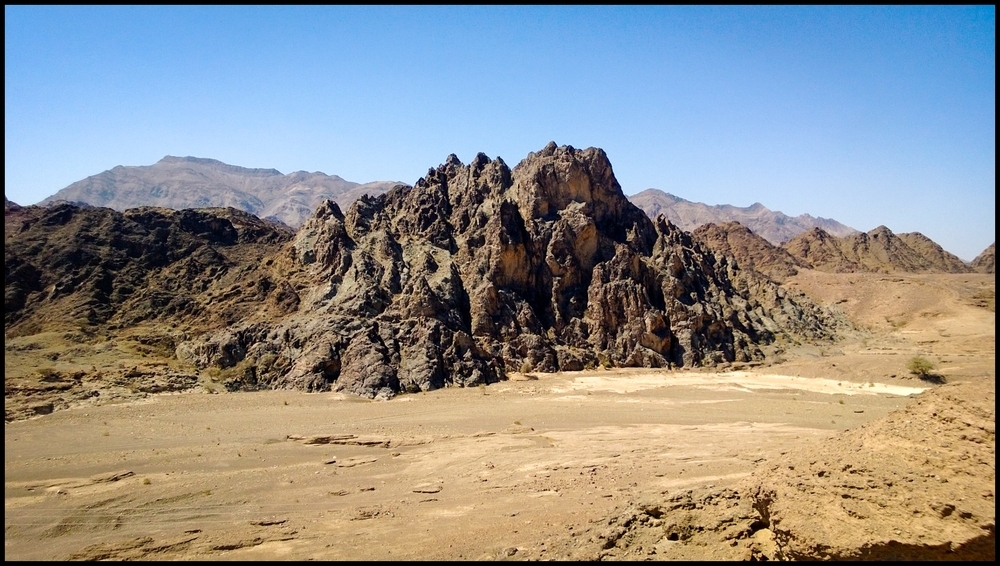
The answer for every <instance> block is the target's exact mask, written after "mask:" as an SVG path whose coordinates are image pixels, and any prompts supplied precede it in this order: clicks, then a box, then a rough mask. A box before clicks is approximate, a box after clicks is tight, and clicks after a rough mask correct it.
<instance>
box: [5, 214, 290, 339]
mask: <svg viewBox="0 0 1000 566" xmlns="http://www.w3.org/2000/svg"><path fill="white" fill-rule="evenodd" d="M6 226H7V231H6V232H5V234H4V330H5V332H6V333H7V334H8V335H9V334H11V333H14V334H17V333H21V332H26V333H32V332H34V331H35V330H37V329H40V328H43V327H46V326H60V325H61V326H64V327H71V328H75V327H76V326H79V325H83V326H92V325H108V324H109V325H111V326H113V327H118V328H123V327H129V326H134V325H135V324H138V323H140V322H142V321H145V320H163V319H166V318H171V317H173V318H174V319H178V318H186V319H189V320H190V319H202V320H203V324H201V325H199V326H200V327H201V328H205V327H206V326H207V327H209V328H211V327H213V320H214V321H215V322H214V327H218V326H219V325H221V324H228V323H229V322H233V321H235V320H241V319H243V318H245V317H246V316H247V315H248V314H249V313H250V312H253V311H256V310H259V309H260V304H259V303H261V302H263V299H265V298H266V297H267V296H269V295H271V294H272V293H274V294H280V292H281V290H282V289H283V287H281V286H280V285H278V284H277V283H276V282H273V281H271V280H269V279H267V278H266V277H264V278H260V277H257V278H254V277H253V273H252V272H254V271H255V268H256V267H257V266H259V262H260V260H261V258H262V257H263V256H264V255H266V253H267V252H268V251H269V250H271V251H274V250H277V249H279V248H280V246H281V245H282V244H283V243H284V242H286V241H288V240H289V239H290V238H291V236H292V234H291V232H290V231H288V230H287V228H283V227H280V226H278V225H276V224H274V223H270V222H266V221H262V220H260V219H259V218H257V217H255V216H252V215H249V214H247V213H245V212H242V211H239V210H235V209H201V210H182V211H174V210H168V209H155V208H138V209H132V210H129V211H127V212H125V213H120V212H116V211H114V210H111V209H108V208H80V207H77V206H73V205H69V204H61V205H55V206H52V207H48V208H46V207H38V206H29V207H23V208H20V209H17V210H8V212H7V215H6ZM241 283H246V289H244V288H241V287H240V286H239V285H240V284H241ZM234 284H235V285H237V287H236V289H235V290H231V291H230V295H232V297H231V299H232V300H228V301H225V300H224V301H220V300H218V298H216V297H212V296H209V294H210V293H211V292H213V291H214V292H218V293H219V294H220V295H222V294H224V293H225V291H223V290H222V289H217V287H220V286H222V285H230V286H231V285H234ZM244 291H249V292H244Z"/></svg>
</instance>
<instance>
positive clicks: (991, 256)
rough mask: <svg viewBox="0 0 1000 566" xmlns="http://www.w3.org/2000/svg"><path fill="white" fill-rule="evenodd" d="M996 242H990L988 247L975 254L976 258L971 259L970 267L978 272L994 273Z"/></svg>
mask: <svg viewBox="0 0 1000 566" xmlns="http://www.w3.org/2000/svg"><path fill="white" fill-rule="evenodd" d="M995 248H996V243H993V244H990V245H989V247H988V248H986V249H985V250H983V253H981V254H979V255H977V256H976V259H974V260H972V269H974V270H976V271H978V272H980V273H995V271H993V264H994V261H995V259H996V251H995Z"/></svg>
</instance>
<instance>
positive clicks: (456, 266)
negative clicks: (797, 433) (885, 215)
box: [178, 143, 831, 397]
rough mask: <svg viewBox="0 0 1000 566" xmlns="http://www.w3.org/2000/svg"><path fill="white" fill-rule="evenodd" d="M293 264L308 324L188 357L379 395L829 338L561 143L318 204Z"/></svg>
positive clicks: (805, 306) (706, 357) (603, 167)
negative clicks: (777, 339)
mask: <svg viewBox="0 0 1000 566" xmlns="http://www.w3.org/2000/svg"><path fill="white" fill-rule="evenodd" d="M287 253H288V257H290V258H293V263H294V264H295V265H297V266H298V268H299V269H302V270H305V272H307V273H308V279H309V280H311V281H312V282H313V284H312V287H311V289H303V291H302V293H300V296H301V297H302V302H301V304H300V306H299V310H298V312H297V313H295V314H293V315H290V316H288V317H286V318H285V319H284V320H282V321H280V322H277V323H265V322H260V321H258V322H249V321H248V322H246V323H244V324H242V325H237V326H234V327H233V328H231V329H229V330H227V331H225V332H222V333H218V334H213V335H209V336H206V337H204V338H202V339H199V340H197V341H193V342H186V343H183V344H181V345H180V347H179V348H178V355H179V356H180V357H182V358H184V359H188V360H191V361H193V362H195V363H196V364H198V365H200V366H203V367H204V366H208V365H217V366H221V367H229V366H233V365H236V366H237V367H236V370H237V374H238V377H237V378H235V379H234V380H232V381H231V383H230V387H233V388H259V387H266V388H272V387H296V388H300V387H301V388H306V389H326V388H330V387H332V388H334V389H337V390H346V391H351V392H354V393H358V394H361V395H365V396H368V397H372V396H378V395H382V396H389V395H392V394H394V393H396V392H399V391H415V390H426V389H433V388H436V387H441V386H443V385H447V384H456V385H473V384H478V383H487V382H492V381H496V380H499V379H503V378H504V376H505V373H506V372H507V371H517V370H522V371H526V370H535V371H555V370H559V369H568V370H572V369H582V368H583V367H586V366H594V365H597V364H608V365H616V366H645V367H667V366H682V365H683V366H690V365H701V364H715V363H723V362H731V361H744V362H745V361H751V360H759V359H761V358H762V356H763V354H762V352H761V350H760V348H759V345H761V344H765V343H768V342H770V341H771V340H773V339H774V336H775V334H776V333H796V335H799V336H801V335H808V336H810V337H829V336H830V335H831V334H830V330H829V328H828V327H827V326H826V323H827V322H828V321H829V318H828V315H827V314H826V313H823V312H821V311H820V310H818V308H815V307H813V306H812V305H811V304H809V303H808V302H807V301H805V300H804V299H803V298H799V299H797V300H796V299H793V298H792V297H789V296H787V295H786V294H785V293H784V291H783V290H782V289H780V288H778V287H777V286H776V285H774V284H773V283H771V282H769V281H766V280H764V279H763V278H760V277H757V276H754V275H753V273H752V272H746V273H745V274H744V273H743V272H741V271H740V270H739V269H737V268H736V266H732V265H728V263H727V260H725V259H723V258H721V256H719V257H717V256H716V255H715V254H713V253H711V252H710V251H709V250H707V249H705V248H704V247H702V246H701V245H700V244H699V243H697V242H696V241H694V240H692V239H691V237H690V236H689V235H688V234H686V233H684V232H682V231H681V230H680V229H678V228H677V227H676V226H673V225H672V224H670V223H669V222H667V221H666V220H664V219H659V220H658V221H657V222H656V223H655V224H654V223H653V222H652V221H650V220H649V218H647V217H646V216H645V215H644V214H643V213H642V211H640V210H639V209H638V208H636V207H635V206H633V205H632V204H631V203H629V202H628V200H627V199H626V198H625V197H624V195H623V194H622V192H621V188H620V186H619V185H618V182H617V181H616V180H615V177H614V173H613V172H612V169H611V164H610V163H609V161H608V159H607V156H606V155H605V154H604V152H603V151H601V150H600V149H594V148H591V149H587V150H577V149H574V148H572V147H566V146H564V147H556V145H555V144H552V143H550V144H549V145H548V146H546V147H545V148H544V149H543V150H542V151H540V152H538V153H532V154H529V156H528V157H527V158H526V159H524V160H523V161H522V162H521V163H520V164H519V165H518V166H517V167H516V168H515V169H514V170H513V171H512V170H510V169H509V168H508V167H507V165H506V164H505V163H504V162H503V161H502V160H500V159H499V158H498V159H496V160H490V159H488V158H487V157H486V156H485V155H482V154H480V155H478V156H477V157H476V158H475V159H474V160H473V161H472V163H470V164H469V165H464V164H462V163H461V162H460V161H459V160H458V158H457V157H455V156H454V155H452V156H449V157H448V159H447V160H446V162H445V163H444V164H443V165H441V166H439V167H438V168H436V169H431V170H429V171H428V173H427V175H426V176H425V177H424V178H422V179H420V180H419V181H418V182H417V183H416V184H415V185H414V186H413V187H408V186H403V185H401V186H397V187H395V188H394V189H392V190H390V191H389V192H388V193H385V194H383V195H380V196H378V197H374V198H372V197H365V198H362V199H360V200H358V201H357V202H356V203H355V204H354V205H353V206H352V207H351V208H350V209H349V210H348V211H347V213H346V214H343V213H342V212H341V210H340V208H339V207H338V206H336V205H335V204H333V203H329V202H328V203H326V204H324V205H322V206H321V207H320V208H319V209H318V210H317V212H316V215H315V216H314V217H313V218H312V219H310V220H308V221H307V222H306V223H305V224H304V225H303V226H302V228H301V229H300V230H299V232H298V234H297V235H296V237H295V239H294V240H293V242H292V243H291V245H290V248H289V250H288V252H287ZM734 283H735V285H734ZM262 360H266V363H265V362H262Z"/></svg>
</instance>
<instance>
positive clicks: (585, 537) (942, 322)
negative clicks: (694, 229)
mask: <svg viewBox="0 0 1000 566" xmlns="http://www.w3.org/2000/svg"><path fill="white" fill-rule="evenodd" d="M785 285H786V286H787V287H789V288H792V289H797V290H800V291H802V292H804V293H806V294H807V295H809V296H810V297H812V298H813V299H815V300H817V301H818V302H821V303H823V304H825V305H828V306H833V307H836V308H838V309H840V310H841V311H843V312H844V314H846V315H847V317H848V318H850V319H851V320H852V321H853V322H854V323H855V324H856V325H857V326H858V330H857V331H856V332H852V333H851V334H850V335H848V336H844V338H843V339H842V340H840V341H838V342H836V343H833V344H824V345H815V344H776V345H773V346H772V347H771V349H770V352H769V356H768V361H767V362H765V363H762V364H744V365H733V366H729V367H722V368H711V369H687V370H651V369H614V370H603V369H599V370H596V371H587V372H567V373H557V374H543V373H534V374H528V375H524V374H511V375H510V376H509V377H510V379H509V380H508V381H506V382H502V383H499V384H494V385H490V386H486V387H477V388H464V389H463V388H445V389H441V390H437V391H433V392H426V393H417V394H406V395H400V396H398V397H396V398H394V399H392V400H389V401H370V400H367V399H362V398H360V397H354V396H349V395H344V394H338V393H301V392H295V391H267V392H256V393H219V392H218V391H217V390H216V389H214V388H213V387H212V383H211V382H210V380H209V378H208V376H205V377H204V380H205V382H204V384H203V386H199V387H195V388H192V389H190V390H188V391H185V392H179V393H158V394H150V393H140V394H135V395H125V394H122V395H119V396H114V395H101V396H98V397H90V398H84V399H76V400H74V401H73V402H72V403H69V404H68V408H65V409H61V410H54V411H52V412H51V413H48V414H39V415H37V416H33V417H31V418H26V419H18V420H13V421H11V422H7V423H6V424H5V428H4V509H5V510H4V556H5V559H7V560H64V559H70V560H78V559H146V560H151V559H167V560H177V559H181V560H186V559H210V560H297V559H317V560H347V559H362V560H384V559H419V560H434V559H444V560H546V559H587V560H597V559H626V560H650V559H652V560H672V559H763V558H768V559H776V558H777V559H780V558H786V559H788V558H793V559H794V558H833V559H837V558H874V559H884V558H958V559H963V558H966V559H970V558H971V559H990V558H992V557H994V555H995V501H994V492H995V484H996V480H995V454H996V451H995V436H994V435H995V420H996V419H995V408H994V407H995V377H996V373H995V307H994V302H995V298H994V297H995V278H994V276H993V275H981V274H959V275H955V274H893V275H881V274H870V273H868V274H861V273H853V274H852V273H847V274H830V273H821V272H817V271H809V270H804V271H803V272H801V273H800V274H799V275H796V276H795V277H792V278H791V279H790V280H789V281H787V282H786V283H785ZM30 344H35V345H34V346H31V345H30ZM5 347H6V348H5V349H6V353H7V355H6V359H5V378H6V379H8V380H10V379H13V377H11V376H14V375H18V376H24V375H27V373H26V372H25V371H24V367H23V366H24V365H25V364H31V363H41V362H40V361H39V360H43V359H45V358H44V356H48V358H47V359H48V360H50V362H49V363H52V364H53V365H55V366H58V367H62V366H59V364H69V363H71V362H70V361H68V360H67V359H66V357H63V358H61V359H60V358H58V356H56V357H53V355H52V354H53V350H55V349H58V348H66V347H68V346H67V345H66V344H65V343H63V342H60V341H59V340H55V339H53V340H51V341H46V340H44V339H43V337H39V336H21V337H17V338H13V339H8V340H6V341H5ZM77 347H80V346H77ZM111 354H114V355H115V356H118V357H119V358H120V357H121V356H123V355H124V354H122V353H121V352H117V353H115V352H109V355H111ZM147 354H149V352H147V353H144V354H143V357H142V360H143V362H144V363H149V358H148V357H147ZM135 355H137V356H138V354H135ZM917 355H920V356H923V357H925V358H927V359H928V360H930V361H932V362H933V363H934V364H935V366H936V370H935V372H934V375H935V377H934V378H933V379H930V380H921V379H917V378H916V377H914V376H913V375H911V374H910V373H909V372H908V371H907V369H906V366H907V362H908V361H909V360H910V359H911V358H913V357H914V356H917ZM53 359H58V360H59V361H58V363H56V362H52V361H51V360H53ZM6 401H7V403H11V402H12V401H10V400H6ZM8 412H9V411H8ZM39 412H40V413H42V412H47V410H46V411H39Z"/></svg>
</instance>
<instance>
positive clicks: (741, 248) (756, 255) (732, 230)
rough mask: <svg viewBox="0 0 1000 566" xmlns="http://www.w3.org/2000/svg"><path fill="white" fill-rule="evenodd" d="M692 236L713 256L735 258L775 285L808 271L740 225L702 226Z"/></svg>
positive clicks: (801, 264)
mask: <svg viewBox="0 0 1000 566" xmlns="http://www.w3.org/2000/svg"><path fill="white" fill-rule="evenodd" d="M691 236H692V237H693V238H694V239H696V240H698V241H700V242H701V243H703V244H704V245H705V246H707V247H708V248H709V249H710V250H712V251H713V252H715V253H717V254H720V255H725V256H729V257H732V258H733V259H734V260H735V261H736V262H737V265H739V266H740V267H741V268H743V269H751V270H754V271H757V272H759V273H762V274H764V275H766V276H768V277H770V278H771V279H774V280H776V281H782V280H784V279H785V278H786V277H790V276H792V275H795V274H796V273H798V270H799V268H803V267H809V266H808V265H806V264H804V263H802V262H801V261H799V260H797V259H795V258H794V257H792V255H791V254H789V253H788V252H787V251H785V250H784V249H782V248H780V247H778V246H775V245H774V244H772V243H771V242H768V241H767V240H765V239H764V238H761V237H760V236H758V235H757V234H754V233H753V232H752V231H750V229H749V228H747V227H746V226H743V225H742V224H740V223H739V222H726V223H724V224H711V223H709V224H702V225H701V226H699V227H698V228H696V229H695V230H694V231H692V232H691Z"/></svg>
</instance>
